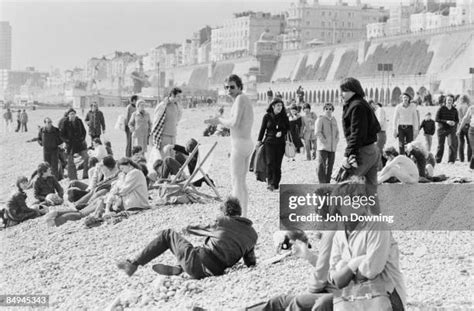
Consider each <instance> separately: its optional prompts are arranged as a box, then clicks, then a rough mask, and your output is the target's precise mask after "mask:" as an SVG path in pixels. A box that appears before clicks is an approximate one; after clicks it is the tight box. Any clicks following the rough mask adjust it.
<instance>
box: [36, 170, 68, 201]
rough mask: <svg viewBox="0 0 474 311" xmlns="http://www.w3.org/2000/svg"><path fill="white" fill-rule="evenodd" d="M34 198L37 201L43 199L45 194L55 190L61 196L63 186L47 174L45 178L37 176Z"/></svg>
mask: <svg viewBox="0 0 474 311" xmlns="http://www.w3.org/2000/svg"><path fill="white" fill-rule="evenodd" d="M34 192H35V198H37V199H38V200H39V201H41V202H42V201H44V199H45V198H46V196H47V195H48V194H50V193H55V192H57V193H58V195H59V196H60V197H61V198H62V197H63V194H64V190H63V187H61V185H60V184H59V183H58V181H57V180H56V177H54V176H48V177H46V178H42V177H38V178H37V179H36V181H35V185H34Z"/></svg>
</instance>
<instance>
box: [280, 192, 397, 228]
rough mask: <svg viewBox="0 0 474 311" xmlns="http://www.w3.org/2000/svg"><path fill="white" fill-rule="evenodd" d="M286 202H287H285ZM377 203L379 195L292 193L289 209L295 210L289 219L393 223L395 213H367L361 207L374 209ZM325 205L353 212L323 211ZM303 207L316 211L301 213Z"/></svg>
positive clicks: (289, 198) (292, 220)
mask: <svg viewBox="0 0 474 311" xmlns="http://www.w3.org/2000/svg"><path fill="white" fill-rule="evenodd" d="M283 203H284V204H285V203H286V202H283ZM376 205H377V195H376V194H375V195H353V196H351V195H331V194H330V193H325V194H322V195H318V194H316V193H311V194H310V193H307V194H306V195H290V196H289V197H288V209H289V210H293V211H294V212H293V213H290V214H289V216H288V219H289V220H290V221H291V222H351V221H361V222H362V221H366V222H367V221H376V222H386V223H389V224H392V223H393V219H394V216H393V215H383V214H382V213H378V215H372V214H366V213H364V212H362V211H360V209H373V208H375V207H376ZM324 206H328V207H329V206H331V207H339V208H340V209H341V211H340V212H342V209H343V208H346V209H349V210H350V209H352V210H353V212H349V213H346V214H340V213H335V214H331V213H329V212H328V213H321V210H322V209H323V207H324ZM302 207H310V209H312V210H314V212H310V213H309V214H304V215H301V214H300V212H301V210H302Z"/></svg>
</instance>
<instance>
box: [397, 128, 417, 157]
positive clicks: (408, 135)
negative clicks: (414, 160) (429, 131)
mask: <svg viewBox="0 0 474 311" xmlns="http://www.w3.org/2000/svg"><path fill="white" fill-rule="evenodd" d="M412 141H413V126H412V125H399V126H398V146H399V151H400V154H405V145H406V144H408V143H409V142H412Z"/></svg>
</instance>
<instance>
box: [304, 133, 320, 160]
mask: <svg viewBox="0 0 474 311" xmlns="http://www.w3.org/2000/svg"><path fill="white" fill-rule="evenodd" d="M305 136H307V135H305ZM316 142H317V140H316V139H309V138H307V137H304V147H305V149H306V160H308V161H309V160H311V159H312V157H314V156H315V153H316Z"/></svg>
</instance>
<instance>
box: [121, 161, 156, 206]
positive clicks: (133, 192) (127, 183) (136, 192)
mask: <svg viewBox="0 0 474 311" xmlns="http://www.w3.org/2000/svg"><path fill="white" fill-rule="evenodd" d="M118 195H119V196H121V197H122V199H123V207H124V208H125V209H126V210H128V209H130V208H132V207H138V208H149V207H150V204H148V188H147V185H146V178H145V175H143V173H142V172H141V171H139V170H138V169H136V168H134V169H132V170H131V171H130V172H128V173H127V175H126V176H125V179H124V180H123V181H122V182H121V183H120V185H119V187H118Z"/></svg>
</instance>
